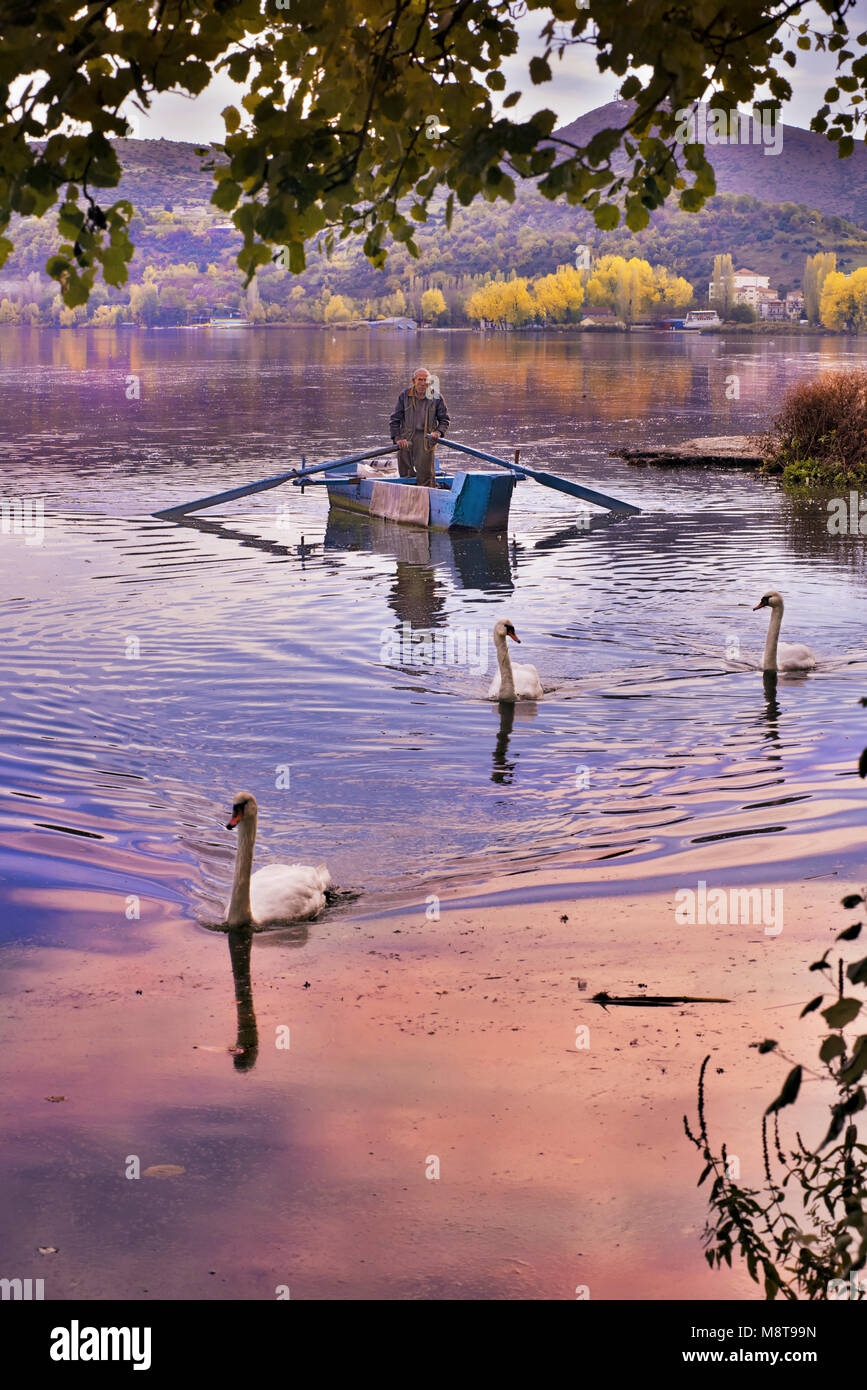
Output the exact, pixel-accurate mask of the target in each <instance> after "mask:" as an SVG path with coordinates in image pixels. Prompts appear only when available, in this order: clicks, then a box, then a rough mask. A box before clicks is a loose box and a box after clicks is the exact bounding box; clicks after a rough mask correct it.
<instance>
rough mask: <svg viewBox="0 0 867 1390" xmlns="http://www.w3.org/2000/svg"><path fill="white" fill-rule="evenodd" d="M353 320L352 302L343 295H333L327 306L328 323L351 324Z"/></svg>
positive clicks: (326, 316) (326, 319)
mask: <svg viewBox="0 0 867 1390" xmlns="http://www.w3.org/2000/svg"><path fill="white" fill-rule="evenodd" d="M351 318H352V301H351V300H348V299H344V297H343V295H342V294H333V295H332V296H331V298H330V299H329V301H328V303H327V304H326V305H325V322H326V323H349V320H350V319H351Z"/></svg>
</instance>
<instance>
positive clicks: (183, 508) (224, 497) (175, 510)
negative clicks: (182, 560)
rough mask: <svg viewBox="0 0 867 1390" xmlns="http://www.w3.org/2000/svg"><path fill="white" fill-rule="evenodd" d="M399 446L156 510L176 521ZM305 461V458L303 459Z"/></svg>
mask: <svg viewBox="0 0 867 1390" xmlns="http://www.w3.org/2000/svg"><path fill="white" fill-rule="evenodd" d="M395 453H397V446H396V445H394V444H390V445H389V446H388V448H386V449H368V451H367V453H366V454H349V455H348V456H347V457H346V458H343V459H332V461H331V463H317V464H315V465H314V466H313V467H312V468H292V469H290V470H289V472H288V473H275V474H274V476H273V477H271V478H260V479H259V481H258V482H257V483H246V484H245V485H244V487H233V488H230V489H229V491H228V492H215V493H213V495H212V496H211V497H199V498H197V499H196V500H195V501H194V502H181V503H180V504H179V505H178V506H177V507H166V509H165V510H164V511H161V512H154V513H153V515H154V516H158V517H159V518H160V520H162V521H175V520H177V518H178V517H182V516H186V514H187V512H200V511H202V509H203V508H204V507H215V506H216V505H217V503H218V502H234V500H235V498H236V497H249V496H250V495H251V494H252V493H254V492H267V491H268V488H270V487H279V486H280V484H281V483H288V482H289V481H290V480H291V479H293V478H309V477H310V476H311V474H313V473H325V472H327V471H328V469H329V468H340V467H341V466H342V465H344V464H350V463H360V462H361V461H362V459H373V458H378V457H379V456H380V454H395ZM302 463H303V459H302Z"/></svg>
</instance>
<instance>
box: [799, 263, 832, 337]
mask: <svg viewBox="0 0 867 1390" xmlns="http://www.w3.org/2000/svg"><path fill="white" fill-rule="evenodd" d="M836 269H837V257H836V255H835V253H834V252H833V251H819V252H817V253H816V255H815V256H808V257H807V260H806V263H805V265H804V313H805V314H806V316H807V318H808V319H809V320H810V322H811V323H818V322H819V320H820V319H821V320H822V322H823V323H824V322H825V320H824V318H823V316H822V307H821V306H822V292H823V287H824V284H825V280H826V279H827V277H828V276H829V275H832V274H833V273H834V272H835V271H836Z"/></svg>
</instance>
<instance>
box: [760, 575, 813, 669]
mask: <svg viewBox="0 0 867 1390" xmlns="http://www.w3.org/2000/svg"><path fill="white" fill-rule="evenodd" d="M759 608H770V610H771V621H770V622H769V623H768V635H767V637H766V638H765V650H764V653H763V655H762V670H763V671H811V670H812V669H813V667H814V666H815V665H816V658H815V657H814V655H813V653H812V652H811V651H810V648H809V647H805V646H804V644H803V642H779V641H778V639H779V636H780V624H781V623H782V621H783V596H782V594H778V593H777V591H776V589H772V590H771V591H770V593H767V594H764V595H763V596H762V598H761V600H760V601H759V602H758V603H757V604H756V606H755V608H754V609H753V612H754V613H755V612H757V611H758V609H759Z"/></svg>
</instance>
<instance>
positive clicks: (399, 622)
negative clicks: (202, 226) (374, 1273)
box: [0, 328, 867, 951]
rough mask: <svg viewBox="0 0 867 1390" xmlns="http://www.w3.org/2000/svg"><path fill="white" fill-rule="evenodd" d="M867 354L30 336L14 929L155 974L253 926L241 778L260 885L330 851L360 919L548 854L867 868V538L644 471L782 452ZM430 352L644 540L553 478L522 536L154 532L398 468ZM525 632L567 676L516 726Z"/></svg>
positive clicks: (13, 798)
mask: <svg viewBox="0 0 867 1390" xmlns="http://www.w3.org/2000/svg"><path fill="white" fill-rule="evenodd" d="M863 355H864V346H863V344H860V345H859V344H856V343H855V342H850V341H848V340H844V339H818V338H817V339H813V340H809V341H808V344H807V349H806V350H804V349H803V348H799V347H797V346H796V345H795V344H794V343H793V342H792V341H791V340H789V339H787V338H785V337H780V338H779V339H777V340H776V341H773V340H767V339H749V338H729V339H728V340H727V341H726V340H723V339H720V338H717V337H713V336H708V337H698V336H687V335H683V334H680V335H676V334H671V335H669V334H661V333H660V334H651V333H634V334H633V335H631V336H630V337H624V336H620V335H611V336H605V335H602V334H597V335H589V334H588V335H586V336H584V337H583V338H575V339H567V338H565V337H563V336H557V335H548V336H545V335H542V334H534V335H521V336H517V335H516V336H499V335H489V336H480V335H477V334H472V335H471V334H467V333H436V332H427V333H422V334H414V335H404V334H401V333H387V332H384V333H382V334H381V335H373V334H362V333H341V334H337V335H332V334H331V333H327V332H326V333H324V332H317V333H312V332H302V331H295V330H266V331H265V330H263V331H227V332H224V333H220V332H218V331H203V332H202V331H200V332H175V331H164V332H149V333H146V332H141V331H138V332H137V331H109V330H105V331H87V332H85V331H78V332H73V331H59V332H52V331H46V330H32V331H31V330H19V329H9V328H5V329H3V330H2V332H0V402H2V410H0V467H2V477H3V487H2V490H3V494H4V497H5V498H6V499H8V498H10V497H16V496H18V497H22V498H25V499H27V498H33V499H37V501H38V499H40V498H43V499H44V507H45V521H44V537H43V538H42V539H41V543H35V542H36V541H37V540H38V537H37V536H36V535H31V536H30V537H28V536H25V535H23V534H3V535H2V536H0V564H2V569H3V583H2V609H3V634H4V640H3V644H2V648H0V659H2V705H0V712H2V723H0V782H2V799H0V875H2V878H3V879H4V881H5V887H6V889H7V893H8V896H9V899H10V900H11V902H12V904H13V907H14V911H12V912H8V913H7V914H6V915H5V918H4V921H3V925H2V930H3V933H4V939H5V940H16V941H22V940H23V941H27V940H37V941H44V942H53V943H58V942H68V943H72V942H73V941H75V942H76V944H87V945H89V946H91V947H92V948H93V949H95V950H102V951H118V950H123V949H124V946H125V944H126V943H131V942H133V941H137V942H139V943H140V942H141V940H142V934H146V931H147V926H148V922H149V921H165V920H174V921H181V920H186V922H187V923H188V924H189V927H190V929H191V930H195V929H197V925H196V924H197V923H200V922H202V921H209V920H210V921H213V920H216V919H218V918H219V915H220V911H221V905H222V903H224V902H225V899H226V897H227V895H228V888H229V884H230V878H231V870H232V862H233V855H234V845H235V841H234V839H233V837H232V836H231V834H230V833H229V832H228V831H226V830H225V829H224V828H223V826H224V823H225V821H226V819H227V814H226V813H227V811H228V809H229V807H230V805H231V799H232V795H233V793H235V792H236V791H238V790H241V789H245V790H251V791H253V792H254V793H255V795H256V797H257V798H258V801H259V806H260V820H259V839H258V842H257V862H258V863H260V864H261V863H264V862H267V860H268V859H269V858H277V859H284V860H290V861H291V860H294V859H300V860H303V861H305V862H312V863H318V862H320V861H322V860H324V861H326V862H327V864H328V866H329V868H330V869H331V872H332V875H333V877H334V879H335V881H336V882H337V883H338V884H339V885H340V886H341V888H344V889H346V890H350V891H352V892H354V893H356V894H359V895H360V898H358V899H357V900H353V902H352V909H353V910H354V911H358V910H366V909H367V908H368V907H369V910H370V911H371V912H373V911H380V910H382V908H383V907H388V906H396V905H398V904H400V903H405V902H409V901H420V900H423V899H424V897H425V896H426V895H428V894H431V893H437V894H441V893H448V892H450V891H452V892H453V891H454V889H455V888H456V887H459V886H460V885H462V884H469V883H471V882H478V881H479V880H481V879H483V878H484V877H485V876H487V875H489V874H491V873H493V872H496V873H498V874H499V873H504V872H505V873H508V872H510V871H516V872H520V871H524V870H527V869H531V868H539V867H543V866H544V865H546V864H556V865H557V866H558V867H559V868H564V867H565V868H568V867H571V866H579V865H580V866H583V872H584V874H585V876H586V873H587V871H588V870H592V869H593V867H594V866H599V869H600V872H601V870H602V869H603V868H604V870H605V874H606V877H610V871H611V863H610V861H611V860H612V859H616V858H619V859H620V860H621V863H623V864H626V863H627V862H628V863H630V864H637V863H640V864H641V865H642V873H643V875H644V877H645V880H646V883H647V884H648V885H652V886H654V887H657V888H658V887H659V886H661V885H663V884H665V883H666V882H667V881H669V880H670V875H668V877H667V873H668V871H667V867H666V861H667V859H668V858H669V856H671V855H673V854H675V853H679V852H680V851H682V850H683V849H684V848H685V847H690V846H696V845H702V844H706V845H707V847H708V854H709V856H710V855H712V853H713V847H714V845H715V844H716V843H718V842H719V841H721V840H724V839H730V838H732V837H738V836H746V837H750V838H751V839H754V837H756V836H760V837H761V838H762V840H763V843H764V845H765V847H766V872H767V880H768V881H769V882H773V881H780V880H782V879H783V878H785V879H787V880H788V879H790V878H792V877H793V876H794V877H801V876H808V875H818V874H824V873H828V874H831V873H835V872H836V873H839V874H840V875H841V877H845V876H850V877H855V878H856V879H857V878H858V877H859V875H861V872H862V864H861V859H860V855H859V854H858V853H857V852H855V851H853V850H852V849H851V847H850V846H851V842H852V840H853V836H852V834H851V833H850V832H851V828H852V827H853V826H855V825H856V824H857V823H858V822H859V821H860V820H863V813H864V788H863V783H861V782H860V781H859V779H858V777H857V775H856V772H855V766H856V763H857V757H858V753H859V752H860V749H861V747H862V746H863V745H864V744H865V743H867V715H865V712H864V711H863V710H861V708H860V706H859V705H858V697H859V696H860V695H862V694H867V647H865V639H864V629H865V621H867V586H865V584H864V583H863V575H864V553H863V546H864V541H863V538H860V537H852V538H849V537H843V538H840V537H832V536H829V534H828V531H827V515H828V514H827V510H826V505H825V502H824V501H823V500H822V499H805V500H801V501H797V502H793V501H791V500H789V499H786V498H784V497H782V496H781V494H780V492H779V489H778V488H777V486H776V485H775V484H774V483H771V482H766V481H762V480H760V479H759V478H758V477H756V476H755V475H753V474H750V473H746V472H739V471H731V472H722V471H706V470H700V469H685V470H678V471H676V472H668V471H663V470H656V469H636V468H633V467H630V466H628V465H626V464H624V463H622V462H620V461H619V460H616V459H613V458H610V457H609V450H611V449H614V448H617V447H619V446H628V445H631V444H637V443H642V442H648V443H649V442H669V441H674V440H680V439H686V438H689V437H691V436H693V435H701V434H708V435H709V434H727V433H743V432H747V431H750V430H753V429H756V428H758V427H760V426H761V425H762V424H764V423H765V422H766V421H767V420H768V418H769V415H770V414H771V413H772V412H773V410H774V407H775V405H776V404H777V402H778V401H779V399H780V397H781V395H782V393H783V391H784V389H785V388H786V387H787V386H788V385H789V384H791V383H792V382H794V381H797V380H799V379H803V378H805V377H810V376H813V375H814V374H815V373H816V372H817V371H818V370H819V369H821V368H826V367H827V368H832V367H835V366H838V365H843V364H851V363H862V362H863ZM419 362H424V364H425V365H427V366H428V367H430V368H431V369H432V370H433V371H435V372H437V373H438V374H439V376H440V378H441V385H442V390H443V394H444V396H445V398H446V400H447V402H448V405H449V408H450V410H451V415H452V427H451V432H452V434H453V435H454V437H455V438H456V439H458V440H460V441H462V442H466V443H471V444H474V445H477V446H479V447H481V448H485V449H490V450H491V451H493V452H494V453H497V452H508V451H510V450H513V449H515V448H518V447H519V448H520V449H521V458H522V460H523V461H524V462H525V463H527V464H528V465H531V466H532V465H535V466H537V467H545V468H549V469H550V470H552V471H554V472H560V473H562V474H564V475H567V476H569V477H573V478H575V479H579V480H582V481H586V482H588V483H589V484H590V485H591V486H593V485H596V486H598V487H600V488H602V489H603V490H605V491H607V492H610V493H613V494H614V495H615V496H620V497H623V498H625V499H627V500H629V501H633V502H635V503H637V504H638V505H639V506H640V507H641V508H642V513H641V515H640V516H637V517H634V518H632V519H628V520H627V519H622V520H618V521H616V522H614V523H610V522H609V521H608V520H607V519H606V520H603V521H602V522H601V524H598V525H593V526H590V527H587V526H585V525H583V524H582V512H581V504H580V503H578V502H577V501H573V500H572V499H571V498H568V497H565V496H563V495H562V494H559V493H556V492H552V491H546V490H544V489H542V488H540V487H538V486H536V485H535V484H533V483H530V482H529V481H526V482H523V483H521V484H520V485H519V487H518V488H517V490H516V492H515V496H514V500H513V504H512V515H511V521H510V527H509V534H508V537H505V536H504V537H500V538H497V537H494V536H490V537H483V538H478V537H469V538H464V539H453V538H450V537H449V536H447V535H428V534H427V533H422V532H414V531H413V530H412V529H411V528H401V527H395V526H393V525H389V524H386V523H379V524H377V525H375V526H372V525H371V524H370V523H368V522H366V521H363V520H361V521H359V520H353V519H352V518H346V517H345V516H344V517H342V518H341V517H340V514H336V513H332V515H331V518H330V519H329V514H328V507H327V498H326V494H325V490H324V488H321V487H315V488H314V487H311V488H308V489H307V490H306V491H305V492H304V493H303V495H302V493H301V491H300V490H299V489H297V488H293V487H284V488H281V489H278V490H276V491H271V492H268V493H263V494H260V495H258V496H255V497H252V498H245V499H243V500H241V501H239V502H235V503H231V504H228V505H225V506H222V507H220V508H217V509H215V510H214V511H210V512H207V513H203V514H199V519H198V520H196V519H192V518H191V519H190V521H189V523H188V524H184V525H179V524H175V523H171V522H166V521H160V520H155V519H154V518H153V516H152V515H151V513H152V512H153V511H155V510H157V509H159V508H163V507H167V506H170V505H171V504H173V503H178V502H180V501H182V500H185V499H189V498H194V497H200V496H204V495H206V494H209V493H212V492H217V491H220V490H223V489H226V488H229V487H232V486H237V485H239V484H241V483H243V482H247V481H252V480H254V479H256V478H259V477H263V476H266V475H268V474H272V473H277V472H280V471H282V470H284V469H286V468H288V467H292V466H294V465H295V464H297V463H298V462H299V461H300V458H301V456H302V455H304V456H306V458H307V460H308V462H315V461H321V460H325V459H328V458H333V457H338V456H339V455H341V454H343V453H348V452H353V451H356V450H362V449H365V448H372V447H376V446H377V445H379V444H385V443H388V416H389V414H390V412H391V410H392V408H393V405H394V401H395V398H396V396H397V393H398V391H399V390H400V389H401V387H402V386H403V385H404V384H405V383H406V382H407V380H408V378H409V373H410V372H411V370H412V368H413V367H415V366H416V365H417V364H418V363H419ZM131 377H135V378H137V379H138V390H139V392H140V395H139V399H128V398H127V397H128V394H131V393H132V391H133V390H134V383H133V384H131V383H130V381H129V379H130V378H131ZM732 377H734V378H736V382H737V389H738V390H739V398H738V399H728V398H727V379H728V381H729V385H730V379H731V378H732ZM729 394H731V387H730V389H729ZM509 456H511V455H509ZM452 457H454V456H452ZM451 462H452V459H450V458H449V457H448V453H447V451H446V450H441V463H443V464H449V465H450V464H451ZM769 588H779V589H780V590H781V591H782V592H783V594H784V595H785V599H786V617H785V619H784V625H783V634H782V635H783V638H784V639H785V638H786V637H788V638H789V639H790V640H798V641H804V642H807V643H808V644H809V645H810V646H811V647H812V649H813V650H814V652H815V653H816V655H817V657H818V658H819V660H820V663H821V666H820V669H819V670H818V671H817V672H816V673H814V674H811V675H810V676H809V677H808V678H806V679H802V680H796V681H792V680H780V682H779V686H778V688H777V690H776V692H775V693H773V692H771V693H770V694H768V692H766V691H765V690H764V689H763V683H762V679H761V676H760V675H759V674H758V673H757V672H756V671H755V670H751V669H749V667H748V665H747V663H748V662H749V661H750V660H751V659H752V660H754V661H755V660H757V659H758V657H759V655H760V653H761V649H762V644H763V641H764V635H765V629H766V623H767V616H766V614H765V613H753V612H752V608H753V605H754V604H755V603H757V602H758V599H759V598H760V597H761V595H762V594H763V593H764V592H765V591H766V590H767V589H769ZM504 615H506V616H509V617H511V619H512V621H513V622H514V624H515V626H516V628H517V631H518V633H519V635H520V637H521V641H522V645H521V647H520V648H514V649H513V654H514V656H515V657H517V659H518V660H524V661H531V662H533V663H534V664H535V665H536V666H537V667H538V669H539V671H540V674H541V676H542V680H543V682H544V684H545V686H546V687H550V689H549V690H548V693H547V695H546V698H545V700H544V701H542V702H540V704H539V705H538V708H535V709H534V708H530V709H528V710H526V711H524V710H522V709H520V708H519V709H518V710H517V711H516V712H515V717H514V721H513V723H512V724H511V727H509V726H508V724H507V723H504V724H503V725H501V720H500V715H499V712H498V709H497V707H496V706H495V705H491V704H489V703H487V702H486V701H485V699H484V698H483V697H484V694H485V691H486V688H487V685H488V683H489V681H490V679H491V674H492V672H493V670H495V657H494V653H493V648H492V645H491V644H490V642H489V641H486V639H487V635H488V634H489V632H490V629H491V627H492V625H493V624H494V622H496V620H497V619H498V618H500V617H501V616H504ZM404 624H409V625H411V627H412V629H424V630H440V631H443V630H446V629H450V630H452V631H453V632H455V633H458V634H460V633H466V634H470V635H471V640H472V641H474V642H479V641H482V642H483V643H485V645H483V646H482V647H481V652H482V656H483V658H486V663H487V665H486V669H485V670H484V671H483V670H481V669H480V668H481V665H482V661H479V662H477V663H476V665H475V667H473V666H472V665H470V664H468V663H464V664H463V665H460V664H458V665H444V664H434V665H430V664H419V663H413V662H411V661H409V662H406V661H403V660H402V659H397V658H394V657H393V656H390V655H389V653H388V651H387V650H385V651H384V650H383V648H384V645H385V644H387V642H388V640H389V639H390V637H391V636H392V635H394V634H398V635H399V634H400V632H402V631H403V630H404V628H403V625H404ZM383 658H385V659H383ZM287 784H288V785H287ZM790 830H793V831H797V832H798V833H799V836H801V835H803V834H804V833H809V835H810V837H811V839H810V844H811V847H812V853H811V857H810V859H809V861H804V860H803V858H800V860H799V862H798V863H797V864H795V863H794V862H793V860H792V859H791V858H790V856H791V850H790V848H789V845H788V843H787V841H789V840H790V838H791V837H790V835H789V834H788V833H787V832H788V831H790ZM801 844H803V841H801ZM751 875H752V877H751V881H752V882H755V878H756V874H755V866H753V868H752V870H751ZM726 876H728V877H729V878H735V877H736V876H737V871H736V870H730V871H728V872H727V875H726V874H721V875H718V879H721V880H723V881H724V880H725V878H726ZM609 886H610V885H609ZM615 886H616V885H615ZM634 886H635V884H634V883H633V888H634ZM516 889H518V890H519V889H520V879H516ZM130 895H134V896H136V897H138V898H139V900H140V918H139V919H138V920H127V916H126V913H125V909H124V904H125V903H127V902H128V900H129V898H130ZM347 910H348V905H347V902H344V903H343V904H340V905H338V906H337V907H335V908H333V909H331V912H332V914H337V915H339V914H341V913H345V912H346V911H347ZM97 924H98V925H97ZM316 930H321V928H317V929H316Z"/></svg>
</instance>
